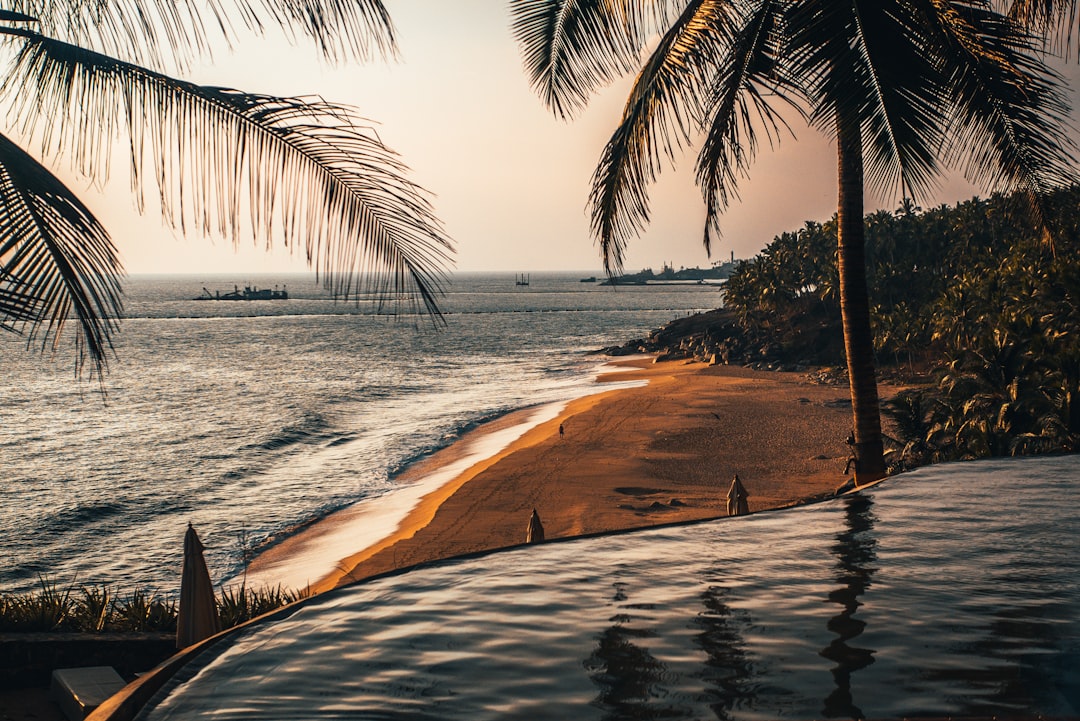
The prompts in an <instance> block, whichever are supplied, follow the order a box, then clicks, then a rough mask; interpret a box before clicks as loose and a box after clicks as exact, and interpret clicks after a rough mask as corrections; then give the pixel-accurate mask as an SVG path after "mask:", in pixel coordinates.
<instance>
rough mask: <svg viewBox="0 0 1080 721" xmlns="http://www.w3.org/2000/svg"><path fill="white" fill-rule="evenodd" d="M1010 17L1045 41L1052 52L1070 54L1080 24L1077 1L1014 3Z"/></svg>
mask: <svg viewBox="0 0 1080 721" xmlns="http://www.w3.org/2000/svg"><path fill="white" fill-rule="evenodd" d="M1007 4H1008V14H1009V17H1010V18H1011V19H1012V20H1014V21H1015V22H1017V23H1019V24H1020V25H1022V26H1023V27H1025V28H1027V29H1029V30H1031V31H1032V32H1034V33H1036V34H1038V35H1039V36H1040V37H1042V38H1044V39H1045V40H1046V41H1047V42H1048V45H1049V48H1050V49H1051V50H1052V51H1062V52H1064V53H1068V52H1069V48H1070V47H1071V46H1072V38H1073V30H1074V29H1075V28H1076V26H1077V24H1078V22H1080V7H1078V5H1077V2H1076V0H1011V2H1009V3H1007Z"/></svg>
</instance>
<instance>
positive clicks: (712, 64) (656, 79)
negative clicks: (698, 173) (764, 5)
mask: <svg viewBox="0 0 1080 721" xmlns="http://www.w3.org/2000/svg"><path fill="white" fill-rule="evenodd" d="M727 5H728V3H726V2H722V0H693V1H692V2H689V3H687V5H686V8H685V10H684V12H683V14H682V15H681V16H680V17H679V18H678V19H677V20H676V21H675V22H674V23H673V24H672V25H671V27H670V28H669V29H668V31H667V32H666V33H665V34H664V35H663V37H661V38H660V41H659V44H658V45H657V47H656V49H655V50H654V51H653V53H652V54H651V55H650V57H649V59H648V61H647V62H646V64H645V66H644V67H643V68H642V70H641V72H640V73H639V74H638V76H637V79H636V80H635V82H634V87H633V89H632V90H631V92H630V97H629V98H628V99H627V102H626V106H625V108H624V110H623V117H622V122H621V123H620V124H619V126H618V128H616V130H615V133H614V134H613V135H612V137H611V139H610V140H609V141H608V143H607V145H606V146H605V147H604V150H603V153H602V154H601V158H600V162H599V163H598V164H597V168H596V171H595V173H594V174H593V180H592V191H591V194H590V198H589V200H590V206H591V207H592V230H593V233H594V235H595V236H596V238H597V239H598V241H599V243H600V251H601V256H602V257H603V260H604V270H605V271H606V272H607V273H608V274H611V275H618V274H619V273H620V272H621V271H622V263H623V253H624V250H625V247H626V244H627V242H628V241H629V240H630V238H632V237H634V236H636V235H637V234H638V233H640V232H641V230H642V229H643V228H644V226H645V225H646V224H647V223H648V222H649V212H650V210H649V199H648V190H649V185H650V184H652V183H653V182H654V181H655V180H656V177H657V175H658V174H659V172H660V171H661V169H662V167H663V165H664V162H665V160H666V159H667V160H670V159H672V158H673V157H674V156H675V154H676V152H677V151H678V150H679V149H681V148H683V147H685V145H687V144H688V143H689V142H690V140H691V136H692V134H693V133H694V132H695V131H697V130H698V129H699V128H700V126H701V124H702V123H703V122H705V118H706V117H707V116H706V109H707V105H708V103H709V100H710V94H709V89H710V87H711V84H712V77H713V75H714V73H715V68H716V67H717V65H718V64H719V63H720V62H721V59H722V56H723V51H724V49H725V46H726V43H727V42H728V40H729V39H730V38H729V36H728V34H727V32H726V23H727V15H728V12H729V8H728V7H727Z"/></svg>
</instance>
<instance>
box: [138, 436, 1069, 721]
mask: <svg viewBox="0 0 1080 721" xmlns="http://www.w3.org/2000/svg"><path fill="white" fill-rule="evenodd" d="M1078 491H1080V463H1078V462H1077V456H1058V457H1045V458H1023V459H1004V460H1000V459H998V460H986V461H977V462H971V463H959V464H947V465H941V466H933V467H929V468H924V469H920V470H918V471H914V472H912V473H909V474H904V475H902V476H898V477H895V478H893V479H890V480H888V481H886V482H885V483H882V484H880V485H878V486H875V487H874V488H872V489H870V490H869V491H865V492H863V493H861V494H857V495H852V496H847V497H842V498H838V499H835V500H832V501H827V502H823V503H819V504H815V505H812V506H804V507H800V508H794V509H788V510H784V511H774V512H767V513H760V514H755V515H751V516H744V517H739V518H730V519H722V520H719V521H710V522H706V523H699V524H693V525H687V526H681V527H672V528H666V529H656V530H648V531H637V532H633V533H627V534H621V535H614V536H607V537H602V538H593V539H585V540H576V541H567V542H559V543H548V544H542V545H538V546H530V547H525V548H521V549H519V550H513V551H503V552H496V553H492V554H489V555H486V556H483V557H480V558H471V559H465V560H457V561H449V562H443V563H441V564H438V565H436V566H433V567H425V568H421V569H418V570H414V571H410V572H407V573H402V574H399V575H395V576H390V577H384V578H380V579H375V580H372V581H367V582H361V583H358V584H356V585H353V586H351V587H347V588H343V589H338V590H336V591H333V592H330V593H328V594H325V595H323V596H320V597H317V598H314V599H312V600H310V601H308V602H307V603H305V604H303V605H301V606H300V607H299V608H297V609H294V610H292V612H291V613H289V614H288V615H286V614H284V613H282V614H281V616H282V618H279V619H277V620H274V621H272V622H265V623H261V624H256V625H253V626H251V627H249V628H247V629H243V630H240V631H238V632H236V633H235V634H233V635H232V636H228V637H226V638H224V639H222V640H220V641H218V642H217V644H216V645H214V646H212V647H211V648H209V649H208V650H206V651H205V652H203V653H202V654H200V655H199V657H198V658H196V659H195V661H194V662H192V663H191V664H190V665H189V666H187V667H185V668H184V669H182V670H181V672H180V674H178V676H177V677H175V678H174V679H172V683H171V684H170V685H169V686H168V687H167V688H166V689H164V691H163V692H162V693H160V694H159V696H158V697H157V698H156V699H155V700H154V701H153V702H152V703H151V704H150V705H149V706H148V707H147V708H146V709H145V710H144V713H143V715H142V716H141V717H140V718H142V719H145V720H149V721H178V720H180V719H198V718H208V717H211V716H212V717H213V718H215V719H222V720H235V721H240V720H246V719H260V720H263V719H297V718H304V719H340V718H349V719H463V720H464V719H467V720H468V721H486V720H488V719H491V720H495V719H530V721H532V720H535V719H552V720H555V719H582V720H588V719H596V720H597V721H600V720H604V721H614V720H616V719H748V720H753V719H774V718H791V719H811V718H842V719H862V718H910V717H919V716H924V717H941V718H944V717H953V718H956V717H962V718H971V717H982V718H991V717H996V718H1036V717H1038V718H1047V717H1049V718H1077V717H1078V716H1080V505H1078V504H1077V503H1076V502H1075V498H1076V494H1077V492H1078Z"/></svg>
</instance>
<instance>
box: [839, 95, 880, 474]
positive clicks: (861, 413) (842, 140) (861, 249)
mask: <svg viewBox="0 0 1080 721" xmlns="http://www.w3.org/2000/svg"><path fill="white" fill-rule="evenodd" d="M836 129H837V131H836V132H837V172H838V175H839V178H838V180H839V182H838V185H839V188H840V195H839V199H838V210H837V224H838V228H839V233H838V236H839V237H838V241H837V250H836V256H837V265H838V266H839V268H840V317H841V319H842V321H843V326H844V350H845V351H846V353H847V367H848V382H849V384H850V386H851V409H852V414H853V416H854V424H855V425H854V447H853V451H854V453H855V483H856V484H862V483H868V482H870V481H876V480H877V479H879V478H883V477H884V476H885V458H884V447H883V445H882V439H881V413H880V410H879V408H878V392H877V379H876V377H875V373H874V337H873V334H872V331H871V330H870V299H869V297H868V295H867V292H866V249H865V245H866V238H865V228H864V227H863V157H862V134H861V131H860V128H859V124H858V120H857V119H855V120H852V119H845V118H844V117H842V116H841V117H840V118H839V120H838V121H837V124H836Z"/></svg>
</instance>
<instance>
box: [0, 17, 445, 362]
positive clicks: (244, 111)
mask: <svg viewBox="0 0 1080 721" xmlns="http://www.w3.org/2000/svg"><path fill="white" fill-rule="evenodd" d="M200 13H201V14H200ZM239 26H246V27H247V29H248V30H250V31H251V32H256V33H265V32H269V31H270V29H271V28H280V29H281V30H283V31H284V33H285V37H286V39H289V40H293V39H296V38H297V37H298V36H300V35H306V36H308V38H309V39H310V40H312V41H313V42H314V44H315V45H316V46H317V47H318V49H319V51H320V52H321V54H322V55H323V56H324V58H325V59H327V60H330V61H343V60H363V59H366V58H368V57H370V56H371V55H373V54H380V55H383V56H389V55H392V54H393V53H394V47H395V40H394V32H393V27H392V25H391V23H390V20H389V17H388V15H387V13H386V10H385V8H384V7H383V5H382V3H381V1H380V0H354V1H353V2H341V0H305V1H304V2H301V3H297V2H293V1H292V0H262V2H257V3H252V2H248V0H236V1H235V2H230V1H229V0H210V1H209V2H208V3H206V4H205V5H201V4H199V5H197V4H195V3H186V2H172V1H171V0H116V1H115V2H86V1H85V0H8V8H6V9H3V10H0V45H2V47H3V50H5V51H7V52H8V54H9V58H8V59H9V61H10V62H9V63H8V65H7V66H6V67H7V71H6V72H7V75H6V77H4V78H3V87H2V91H3V95H4V97H5V98H6V99H7V101H8V103H9V104H10V105H11V107H12V113H10V117H13V118H14V120H13V123H12V124H11V127H9V128H8V129H7V131H12V130H14V131H15V132H17V133H18V134H19V136H20V137H21V138H23V142H24V143H25V142H31V143H33V144H34V145H35V146H36V147H37V148H38V149H39V151H40V154H41V155H43V156H45V157H48V158H54V157H58V156H61V155H66V156H68V157H70V158H71V159H72V161H73V166H74V167H75V169H76V170H77V171H80V172H81V173H82V174H84V175H86V176H88V177H90V178H91V179H92V180H94V181H96V182H103V181H104V180H105V179H106V178H107V176H108V172H109V162H110V157H111V154H112V147H111V145H112V140H113V138H114V136H119V137H126V138H127V139H128V140H129V143H130V147H129V151H128V155H129V157H130V168H131V174H132V187H133V189H134V191H135V194H136V198H137V200H138V203H139V205H140V207H141V206H142V202H143V195H144V193H145V192H147V190H149V191H150V192H152V193H154V194H155V195H157V196H158V197H159V198H160V204H161V207H162V212H163V216H164V219H165V221H167V222H168V223H170V224H172V225H174V226H176V227H178V228H180V229H181V230H195V231H198V232H200V233H202V234H204V235H214V236H220V237H224V238H227V239H230V240H231V241H232V242H234V243H237V242H239V241H240V240H241V239H242V237H244V236H245V235H246V234H247V233H251V234H252V236H253V237H254V239H255V240H256V241H259V242H263V243H265V244H266V245H267V247H270V246H271V245H274V244H277V243H281V244H283V245H284V246H286V247H288V248H290V249H292V250H296V251H299V252H303V253H305V254H306V256H307V260H308V262H309V264H311V265H313V266H314V267H315V269H316V270H317V272H318V273H319V274H320V275H321V276H322V279H323V281H324V284H325V285H327V287H329V288H330V289H331V290H333V291H334V292H335V293H337V294H339V295H345V296H348V295H349V294H350V293H353V292H358V291H360V290H364V291H373V292H382V293H388V294H390V293H392V294H395V295H397V293H398V292H403V293H402V295H400V296H398V297H414V298H417V300H416V301H414V303H415V304H416V305H417V306H418V309H419V310H421V311H425V312H427V313H428V314H430V315H431V317H432V318H433V319H435V320H436V322H438V321H439V320H440V316H439V309H438V306H437V302H436V301H437V297H438V294H439V292H440V290H441V287H442V283H443V282H444V280H445V272H446V268H447V266H448V264H449V261H450V257H451V253H452V245H451V243H450V241H449V239H448V238H447V237H446V235H445V234H444V232H443V230H442V228H441V224H440V223H439V221H438V220H437V218H436V217H435V216H434V214H433V211H432V208H431V205H430V203H429V200H428V197H427V194H426V193H425V191H423V190H422V189H421V188H420V187H418V186H417V185H415V184H413V183H412V182H411V181H410V180H409V179H408V178H407V168H406V167H405V166H404V165H403V163H402V162H401V160H400V159H399V158H398V156H397V155H396V154H395V153H393V151H391V150H390V149H389V148H387V147H386V146H385V145H383V144H382V143H381V142H380V140H379V139H378V137H377V136H376V135H375V134H374V132H373V131H372V130H371V129H370V127H368V126H369V123H368V122H367V121H364V120H363V119H361V118H359V117H358V116H357V115H356V114H355V111H353V110H352V109H351V108H348V107H344V106H341V105H335V104H333V103H329V102H326V101H324V100H322V99H321V98H317V97H306V98H294V97H273V96H268V95H259V94H253V93H247V92H242V91H239V90H231V89H227V88H219V87H205V86H199V85H195V84H193V83H189V82H185V81H183V80H180V79H178V78H176V77H173V76H171V75H169V74H166V72H165V70H166V69H167V68H175V69H178V70H180V71H183V70H185V69H187V68H188V67H190V65H191V63H192V61H193V60H194V59H196V58H199V57H204V56H206V55H208V54H209V53H210V50H211V49H212V48H214V47H217V48H218V49H221V48H223V47H225V46H227V45H232V44H235V43H236V41H237V38H238V33H237V32H236V31H235V30H234V27H239ZM121 272H122V271H121V267H120V263H119V260H118V258H117V252H116V248H115V247H114V245H113V243H112V241H111V240H110V238H109V235H108V233H107V232H106V230H105V228H104V227H102V225H101V224H100V223H99V222H98V221H97V220H96V219H95V218H94V216H93V214H92V213H91V212H90V211H89V210H88V209H87V207H86V206H85V205H84V204H83V203H82V202H80V200H79V199H78V198H77V197H76V195H75V193H73V192H72V191H71V190H69V189H68V188H67V187H66V186H65V185H64V183H63V182H61V181H60V180H59V179H58V178H57V177H56V176H55V175H53V174H52V173H51V172H50V171H49V170H47V169H46V168H45V167H44V165H43V164H42V162H40V161H39V160H37V159H35V158H34V157H32V156H31V154H30V153H28V152H26V151H25V150H24V149H23V148H21V147H19V145H17V144H16V143H15V142H13V141H12V140H10V139H9V138H8V137H6V136H4V135H0V326H2V327H3V328H4V329H5V330H8V331H15V332H20V333H23V334H24V335H25V336H26V337H27V338H28V340H29V343H30V344H34V343H35V342H40V343H41V345H42V346H43V347H44V346H48V345H50V344H51V345H53V346H54V347H55V345H56V344H57V343H58V341H59V339H60V336H61V333H62V331H63V328H64V323H65V320H67V319H68V317H69V315H70V316H73V317H74V319H75V320H76V321H77V323H76V325H77V329H76V333H75V342H76V347H77V357H78V360H79V364H80V367H81V365H82V361H83V360H87V359H88V360H89V361H90V362H91V367H92V370H93V371H94V372H97V373H99V374H100V372H102V371H103V370H104V369H105V366H106V362H107V358H108V355H109V351H110V348H111V338H112V335H113V333H114V331H115V330H116V322H117V321H116V319H117V318H118V317H119V316H120V314H121V311H122V290H121V286H120V278H121Z"/></svg>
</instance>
